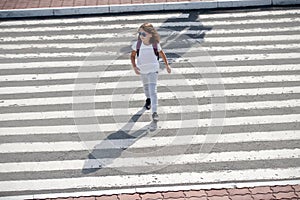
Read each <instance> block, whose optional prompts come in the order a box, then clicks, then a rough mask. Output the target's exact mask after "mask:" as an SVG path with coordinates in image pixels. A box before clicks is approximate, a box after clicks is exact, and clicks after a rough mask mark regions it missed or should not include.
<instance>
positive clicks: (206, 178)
mask: <svg viewBox="0 0 300 200" xmlns="http://www.w3.org/2000/svg"><path fill="white" fill-rule="evenodd" d="M274 174H277V176H276V177H277V178H278V179H292V178H295V177H299V176H300V168H298V167H294V168H285V169H282V168H277V169H274V168H266V169H247V170H224V171H214V172H183V173H172V174H149V175H148V174H147V175H120V176H100V177H99V176H94V177H76V178H60V179H40V180H20V181H0V190H1V191H12V192H16V191H25V190H34V191H36V190H55V189H71V188H74V189H76V188H90V187H103V188H105V187H109V188H110V187H126V186H127V187H128V186H130V187H136V186H146V185H147V184H146V183H152V184H155V185H170V184H192V183H204V182H210V183H215V182H219V181H220V178H222V180H224V181H234V182H236V181H251V180H252V181H253V180H256V179H259V180H269V179H272V177H273V176H274ZM187 177H189V178H188V179H187ZM87 183H88V184H87Z"/></svg>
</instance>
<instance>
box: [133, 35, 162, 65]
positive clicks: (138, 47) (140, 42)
mask: <svg viewBox="0 0 300 200" xmlns="http://www.w3.org/2000/svg"><path fill="white" fill-rule="evenodd" d="M141 45H142V40H141V39H138V41H137V43H136V55H137V57H139V54H140V49H141ZM152 48H153V51H154V54H155V55H156V57H157V60H159V53H158V48H157V43H154V44H152Z"/></svg>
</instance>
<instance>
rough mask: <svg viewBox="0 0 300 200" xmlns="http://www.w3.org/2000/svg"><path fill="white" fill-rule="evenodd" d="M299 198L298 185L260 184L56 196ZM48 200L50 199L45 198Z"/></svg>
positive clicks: (93, 199)
mask: <svg viewBox="0 0 300 200" xmlns="http://www.w3.org/2000/svg"><path fill="white" fill-rule="evenodd" d="M163 199H166V200H299V199H300V185H286V186H262V187H252V188H230V189H212V190H189V191H175V192H174V191H169V192H157V193H136V194H118V195H109V196H105V195H104V196H90V197H76V198H72V197H69V198H58V199H56V200H163ZM47 200H50V199H47Z"/></svg>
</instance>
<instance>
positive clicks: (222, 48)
mask: <svg viewBox="0 0 300 200" xmlns="http://www.w3.org/2000/svg"><path fill="white" fill-rule="evenodd" d="M295 28H298V27H295ZM262 30H265V29H262ZM241 31H242V30H241ZM299 31H300V27H299ZM227 32H228V31H227ZM230 33H231V32H230ZM127 44H128V43H126V42H116V43H114V44H113V45H112V46H121V45H127ZM166 44H167V43H166ZM97 46H109V44H108V43H51V44H0V49H3V50H16V49H32V48H38V49H43V48H47V49H49V48H52V49H53V48H54V49H60V48H66V49H72V50H74V49H80V50H82V49H92V48H95V47H97ZM242 47H244V50H255V49H262V50H267V49H285V48H289V49H294V48H299V44H272V45H244V46H241V45H239V46H216V45H214V46H209V47H206V46H202V47H201V49H202V50H205V51H225V50H231V51H233V50H241V48H242ZM164 51H165V52H167V53H172V52H173V51H174V52H176V51H179V52H181V51H185V52H186V51H187V49H186V48H180V49H164ZM189 51H199V49H197V48H193V47H191V48H189Z"/></svg>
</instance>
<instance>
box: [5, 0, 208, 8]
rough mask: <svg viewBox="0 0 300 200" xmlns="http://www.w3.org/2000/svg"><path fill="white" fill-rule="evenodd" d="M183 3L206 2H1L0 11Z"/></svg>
mask: <svg viewBox="0 0 300 200" xmlns="http://www.w3.org/2000/svg"><path fill="white" fill-rule="evenodd" d="M181 1H184V2H186V1H190V2H194V1H206V0H0V10H11V9H29V8H49V7H76V6H101V5H116V4H149V3H167V2H181Z"/></svg>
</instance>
